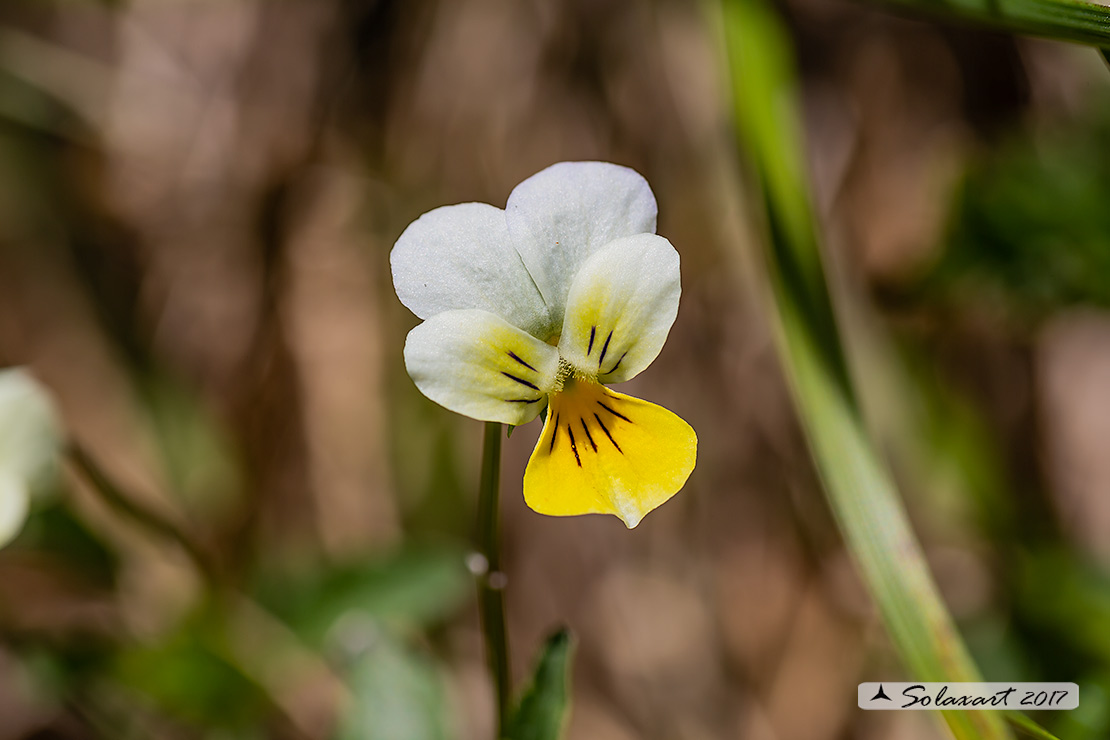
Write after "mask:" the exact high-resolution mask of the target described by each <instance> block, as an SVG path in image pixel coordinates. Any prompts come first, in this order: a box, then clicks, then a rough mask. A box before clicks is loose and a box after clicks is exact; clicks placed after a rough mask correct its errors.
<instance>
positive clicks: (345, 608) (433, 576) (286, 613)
mask: <svg viewBox="0 0 1110 740" xmlns="http://www.w3.org/2000/svg"><path fill="white" fill-rule="evenodd" d="M471 587H472V584H471V577H470V573H469V572H468V571H467V570H466V566H465V551H463V550H462V549H461V548H454V547H449V546H436V547H421V546H418V545H406V546H404V547H403V548H402V549H400V550H398V551H397V552H396V553H394V554H393V555H390V556H388V557H385V558H382V559H379V560H368V561H366V562H359V563H353V564H349V565H342V566H338V567H334V568H321V569H319V570H317V571H314V572H311V573H307V574H301V575H296V574H294V575H284V574H282V575H271V576H269V577H267V578H265V579H264V580H263V582H262V583H261V585H260V586H259V587H258V589H257V598H258V600H259V601H260V603H262V604H263V605H265V606H266V607H267V608H268V609H270V611H271V612H272V613H273V614H275V615H276V616H278V617H280V618H281V619H283V620H284V621H285V622H286V623H287V624H288V625H289V626H290V627H292V628H293V629H294V630H295V631H297V633H298V634H300V635H301V636H302V638H304V639H305V640H306V641H308V642H309V643H311V644H313V645H316V646H322V645H323V644H324V643H325V641H326V638H327V635H328V633H329V631H330V630H331V629H332V628H333V627H334V626H335V625H336V624H337V623H338V621H339V620H340V619H341V618H343V617H344V616H345V615H348V614H352V615H364V616H365V617H368V618H373V619H375V620H377V621H380V622H383V623H386V624H389V625H392V624H406V625H424V624H428V623H430V622H434V621H436V620H438V619H442V618H444V617H446V616H447V615H449V614H450V613H451V612H452V611H454V610H455V609H456V608H458V607H459V606H460V605H461V604H462V603H463V601H464V600H465V599H467V598H469V597H470V595H471Z"/></svg>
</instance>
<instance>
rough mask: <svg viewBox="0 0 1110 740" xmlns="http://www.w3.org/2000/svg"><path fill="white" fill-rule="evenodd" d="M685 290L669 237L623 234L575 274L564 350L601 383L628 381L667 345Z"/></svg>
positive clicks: (562, 344)
mask: <svg viewBox="0 0 1110 740" xmlns="http://www.w3.org/2000/svg"><path fill="white" fill-rule="evenodd" d="M680 293H681V287H680V285H679V265H678V252H676V251H675V249H674V247H672V246H671V243H670V242H668V241H667V240H666V239H664V238H663V237H661V236H656V235H655V234H640V235H638V236H630V237H625V238H624V239H618V240H617V241H615V242H613V243H612V244H610V245H609V246H607V247H606V248H605V249H603V250H601V251H600V252H597V253H596V254H594V255H593V256H592V257H590V258H589V259H588V260H586V263H585V264H584V265H582V269H581V270H579V272H578V275H577V276H576V277H575V278H574V283H573V284H572V285H571V289H570V295H569V297H568V298H567V315H566V319H565V321H564V323H563V335H562V337H561V338H560V340H559V352H560V354H562V356H563V359H565V360H566V361H567V362H569V363H570V364H572V365H574V366H575V367H577V368H579V369H581V370H583V371H585V372H587V373H590V374H594V373H596V374H597V377H598V380H599V381H601V382H602V383H620V382H622V381H625V380H628V379H629V378H632V377H634V376H635V375H636V374H638V373H639V372H640V371H641V370H643V369H644V368H645V367H647V366H648V365H650V364H651V361H652V360H654V359H655V357H656V356H657V355H658V354H659V350H661V349H662V348H663V343H664V342H666V341H667V333H668V332H669V331H670V330H671V324H673V323H674V320H675V317H676V316H677V315H678V298H679V294H680Z"/></svg>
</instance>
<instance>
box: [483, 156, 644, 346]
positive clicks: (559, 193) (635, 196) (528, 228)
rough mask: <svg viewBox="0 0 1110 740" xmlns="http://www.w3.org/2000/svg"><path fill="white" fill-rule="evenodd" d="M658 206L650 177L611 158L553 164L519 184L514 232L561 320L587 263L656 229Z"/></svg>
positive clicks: (511, 208)
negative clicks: (611, 244)
mask: <svg viewBox="0 0 1110 740" xmlns="http://www.w3.org/2000/svg"><path fill="white" fill-rule="evenodd" d="M657 212H658V208H657V206H656V203H655V196H654V195H652V192H651V187H650V186H648V183H647V180H645V179H644V178H643V177H642V176H641V175H640V174H639V173H637V172H636V171H635V170H632V169H629V168H628V167H621V166H619V165H615V164H609V163H608V162H560V163H559V164H555V165H552V166H550V167H548V168H547V169H545V170H543V171H541V172H538V173H537V174H535V175H533V176H532V177H529V178H528V179H527V180H525V181H524V182H522V183H520V184H519V185H517V186H516V188H515V189H514V190H513V192H512V193H511V194H510V195H509V201H508V204H507V205H506V207H505V215H506V219H507V221H508V227H509V233H510V234H511V235H512V238H513V240H514V242H515V244H516V248H517V250H518V251H519V252H520V256H521V257H522V258H523V260H524V264H525V266H526V267H527V268H528V272H529V273H530V274H531V275H532V277H533V279H534V280H535V282H536V285H538V286H539V289H540V292H541V293H542V294H543V298H544V300H545V301H546V303H547V305H548V307H549V308H550V311H551V316H552V318H553V320H554V321H555V322H556V324H558V323H559V322H561V318H562V316H563V312H564V307H565V305H566V298H567V292H568V290H569V289H570V284H571V281H572V280H573V279H574V275H575V273H577V272H578V269H579V267H580V266H581V265H582V263H583V262H585V260H586V259H587V258H588V257H589V256H590V255H591V254H593V253H594V252H595V251H597V250H598V249H600V248H602V247H604V246H605V245H606V244H608V243H609V242H611V241H613V240H614V239H617V238H619V237H623V236H631V235H633V234H642V233H654V232H655V217H656V214H657ZM555 331H556V332H557V331H559V328H558V327H556V329H555Z"/></svg>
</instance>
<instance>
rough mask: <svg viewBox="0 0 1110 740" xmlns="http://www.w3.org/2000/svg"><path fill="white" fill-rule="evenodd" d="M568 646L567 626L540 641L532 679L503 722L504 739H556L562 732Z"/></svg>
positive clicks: (569, 653)
mask: <svg viewBox="0 0 1110 740" xmlns="http://www.w3.org/2000/svg"><path fill="white" fill-rule="evenodd" d="M572 647H573V645H572V641H571V635H570V632H568V631H567V630H560V631H559V632H556V633H555V634H554V635H552V636H551V637H549V638H548V639H547V642H546V643H544V646H543V651H542V652H541V653H540V659H539V662H538V663H537V664H536V670H535V673H534V674H533V675H532V681H531V683H530V684H529V685H528V688H526V689H525V690H524V693H523V694H522V695H521V697H520V701H519V703H518V704H517V706H516V709H515V710H514V711H513V712H512V714H511V715H510V716H509V719H508V721H507V722H506V723H505V729H504V732H503V733H502V734H503V736H504V738H505V740H558V738H559V737H561V736H562V734H563V726H564V725H565V724H566V722H565V720H566V714H567V704H568V673H569V669H570V658H571V652H572Z"/></svg>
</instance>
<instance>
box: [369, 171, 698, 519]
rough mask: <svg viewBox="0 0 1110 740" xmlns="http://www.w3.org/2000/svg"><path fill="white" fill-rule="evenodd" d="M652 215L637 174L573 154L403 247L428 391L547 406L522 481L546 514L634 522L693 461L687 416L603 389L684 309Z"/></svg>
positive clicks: (459, 400)
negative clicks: (504, 198)
mask: <svg viewBox="0 0 1110 740" xmlns="http://www.w3.org/2000/svg"><path fill="white" fill-rule="evenodd" d="M655 218H656V204H655V196H654V195H653V194H652V192H651V188H650V187H649V186H648V184H647V181H646V180H644V178H643V177H641V176H640V175H639V174H638V173H636V172H635V171H633V170H631V169H628V168H627V167H620V166H617V165H614V164H608V163H605V162H562V163H560V164H556V165H553V166H551V167H548V168H547V169H545V170H543V171H542V172H540V173H538V174H536V175H533V176H532V177H530V178H528V179H527V180H525V181H524V182H522V183H520V185H518V186H517V187H516V188H515V189H514V190H513V192H512V193H511V194H510V195H509V200H508V204H507V206H506V208H505V210H501V209H499V208H495V207H494V206H491V205H487V204H484V203H463V204H460V205H454V206H444V207H442V208H437V209H435V210H433V211H430V212H428V213H426V214H424V215H423V216H421V217H420V218H419V219H417V220H416V221H414V222H413V223H412V224H411V225H410V226H409V227H408V228H407V229H406V230H405V232H404V233H403V234H401V237H400V238H399V239H398V240H397V244H396V245H395V246H394V248H393V252H392V255H391V262H392V266H393V283H394V286H395V288H396V290H397V296H398V297H399V298H400V299H401V302H402V303H404V304H405V305H406V306H407V307H408V308H409V309H410V310H411V311H412V312H413V313H415V314H416V315H417V316H419V317H420V318H422V319H425V321H424V322H423V323H422V324H420V325H419V326H417V327H416V328H415V329H413V330H412V332H410V333H409V336H408V340H407V341H406V343H405V365H406V367H407V368H408V372H409V375H410V376H412V379H413V381H414V382H415V383H416V386H417V387H418V388H419V389H420V391H421V392H422V393H424V395H426V396H427V397H428V398H430V399H432V400H433V401H435V402H436V403H439V404H441V405H442V406H444V407H446V408H448V409H450V410H452V411H455V412H457V413H460V414H464V415H466V416H470V417H472V418H475V419H481V420H484V421H496V422H502V423H506V424H524V423H526V422H529V421H531V420H532V419H534V418H535V417H536V416H538V415H539V414H540V412H541V411H542V410H543V409H544V407H545V406H548V407H549V408H548V413H547V419H546V422H545V424H544V428H543V431H542V432H541V434H540V438H539V441H538V442H537V444H536V448H535V450H534V451H533V452H532V457H531V459H530V460H529V462H528V468H527V470H526V471H525V475H524V497H525V500H526V502H527V503H528V505H529V506H531V507H532V508H533V509H534V510H536V511H538V512H540V513H543V514H551V515H561V516H571V515H576V514H587V513H607V514H615V515H616V516H618V517H620V518H621V519H622V520H623V521H624V522H625V524H626V525H628V526H629V527H634V526H636V525H637V524H638V523H639V522H640V520H641V519H642V518H643V516H644V515H645V514H646V513H647V512H649V511H651V510H652V509H654V508H656V507H657V506H659V505H660V504H662V503H663V502H664V501H666V500H667V499H669V498H670V497H671V496H673V495H674V494H675V493H676V492H677V491H678V490H679V489H680V488H682V486H683V484H685V482H686V479H687V478H688V477H689V475H690V472H691V471H692V470H693V468H694V462H695V458H696V454H697V437H696V435H695V434H694V430H693V429H691V428H690V425H689V424H687V423H686V422H685V421H683V420H682V419H680V418H679V417H677V416H675V415H674V414H672V413H671V412H670V411H667V410H666V409H664V408H662V407H660V406H656V405H655V404H651V403H647V402H646V401H641V400H639V399H636V398H632V397H630V396H626V395H624V394H621V393H615V392H613V391H610V390H609V389H608V388H606V387H605V385H606V384H609V383H619V382H622V381H625V380H628V379H630V378H632V377H634V376H636V375H637V374H638V373H639V372H640V371H642V370H643V369H644V368H646V367H647V366H648V365H649V364H650V363H651V361H652V360H654V359H655V357H656V356H657V355H658V354H659V351H660V350H661V349H662V347H663V343H664V342H665V341H666V339H667V334H668V333H669V331H670V328H671V325H672V324H673V323H674V320H675V317H676V315H677V314H678V300H679V294H680V292H681V289H680V285H679V258H678V252H676V251H675V249H674V247H672V246H671V244H670V242H668V241H667V240H666V239H664V238H663V237H661V236H657V235H656V234H655V233H654V232H655Z"/></svg>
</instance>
